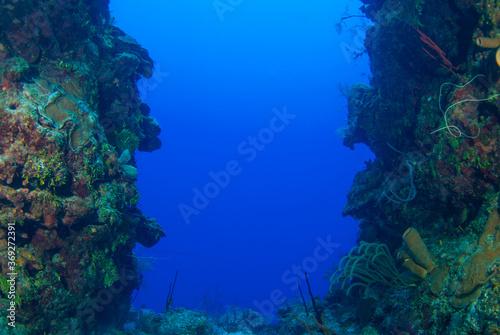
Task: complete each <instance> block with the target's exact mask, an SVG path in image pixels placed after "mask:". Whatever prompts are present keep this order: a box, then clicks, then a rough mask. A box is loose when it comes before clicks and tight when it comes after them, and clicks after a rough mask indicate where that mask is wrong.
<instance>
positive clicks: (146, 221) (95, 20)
mask: <svg viewBox="0 0 500 335" xmlns="http://www.w3.org/2000/svg"><path fill="white" fill-rule="evenodd" d="M107 5H108V1H105V0H102V1H92V2H90V1H79V2H75V1H66V0H60V1H22V0H20V1H12V3H11V1H7V3H5V4H2V7H1V8H0V14H1V15H0V17H1V19H0V26H1V27H2V34H1V36H0V78H1V79H0V80H1V82H0V85H1V87H2V90H0V202H1V204H2V205H1V206H0V226H1V228H0V237H1V238H2V241H6V236H7V235H8V234H10V235H11V236H12V238H13V239H14V237H15V246H16V249H17V250H16V252H17V253H13V251H12V250H11V251H10V253H9V250H8V248H7V247H8V246H7V244H5V243H4V244H2V245H0V281H1V282H2V283H8V282H7V280H8V279H9V278H10V277H11V274H12V273H13V272H15V273H16V275H15V289H16V290H15V295H14V296H12V298H9V296H10V295H9V292H10V286H9V285H5V284H2V285H1V286H0V305H1V306H2V309H3V307H5V306H8V305H9V304H10V301H12V302H13V306H14V307H13V308H14V310H15V313H14V312H13V313H14V314H15V317H12V320H7V319H5V318H2V321H1V326H2V329H8V328H7V327H9V325H7V324H6V321H8V322H12V323H13V324H14V323H15V325H16V333H17V334H24V333H25V334H44V333H46V334H49V333H50V334H91V333H105V330H106V329H111V328H116V329H119V328H120V327H121V326H122V325H123V323H124V322H125V320H126V317H127V314H128V310H129V309H130V296H131V295H132V293H133V292H134V291H135V290H137V289H138V287H139V285H140V283H141V275H140V273H139V272H138V269H137V264H136V260H135V258H134V257H133V252H132V250H133V248H134V246H135V244H136V243H144V245H146V246H148V247H150V246H153V245H154V244H155V243H157V242H158V241H159V239H160V238H161V237H163V236H165V233H164V232H163V228H162V226H161V225H160V224H158V223H157V222H156V221H155V220H154V219H150V218H148V217H147V216H145V215H144V214H143V213H141V211H140V210H139V209H138V208H137V207H136V206H137V203H138V198H139V194H138V190H137V186H136V185H135V181H136V177H137V173H138V171H137V168H136V166H135V162H134V160H133V156H134V153H135V150H137V148H138V147H139V143H140V141H141V140H143V139H144V138H152V135H145V134H144V131H143V129H142V127H143V124H142V123H141V120H142V119H143V114H142V113H143V111H144V106H142V107H140V105H141V103H140V99H139V97H138V94H137V93H134V92H136V91H134V90H131V87H134V86H135V82H136V80H137V78H139V77H140V76H141V74H140V72H142V73H144V75H147V74H148V64H152V61H151V60H150V59H149V58H148V56H147V51H146V50H144V49H141V47H140V46H139V45H138V44H136V45H133V44H132V43H129V44H123V43H121V42H120V43H121V44H120V45H119V46H118V45H117V44H115V42H116V43H118V41H119V40H118V39H115V37H116V36H113V34H112V32H113V31H115V30H114V28H113V27H112V26H111V24H110V23H109V10H108V7H107ZM75 13H79V14H78V15H74V14H75ZM117 48H119V49H120V50H121V51H120V53H119V54H118V53H117ZM120 54H121V55H130V57H129V58H126V59H127V60H128V59H131V60H132V61H130V62H127V64H126V65H127V71H126V72H125V73H124V74H122V75H121V76H113V74H117V73H118V72H120V71H122V70H123V69H124V67H123V66H124V64H121V63H120V60H125V58H123V57H120ZM151 66H152V65H151ZM111 106H117V107H119V106H121V107H123V106H126V108H121V107H120V108H110V107H111ZM149 117H150V118H151V119H152V118H153V117H152V116H149ZM117 129H119V130H120V131H122V130H123V133H125V134H127V138H128V139H134V141H133V142H132V143H133V144H134V145H128V146H127V149H128V150H129V152H128V158H127V162H123V161H119V158H118V157H119V155H120V154H121V153H122V152H123V150H124V149H123V148H122V146H123V144H124V143H125V144H127V143H128V144H130V141H128V142H127V141H124V140H123V139H121V138H117V136H116V135H115V134H116V131H117ZM158 133H159V127H158V129H157V130H156V131H155V134H156V135H157V134H158ZM153 137H154V136H153ZM156 148H159V145H157V146H156ZM125 163H126V164H125ZM9 232H10V233H9ZM13 258H14V260H12V259H13ZM13 265H15V266H13ZM10 327H13V326H12V325H11V326H10Z"/></svg>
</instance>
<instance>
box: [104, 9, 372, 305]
mask: <svg viewBox="0 0 500 335" xmlns="http://www.w3.org/2000/svg"><path fill="white" fill-rule="evenodd" d="M214 4H216V5H218V6H219V7H218V11H217V9H216V7H215V6H214ZM347 5H349V8H350V9H351V12H356V9H357V8H358V7H359V6H360V5H361V4H360V3H358V2H353V1H330V0H329V1H327V0H318V1H315V2H314V3H309V2H302V1H292V2H290V1H274V2H273V3H272V4H270V3H269V1H263V0H253V1H244V0H243V1H241V0H227V1H224V2H223V1H216V2H213V1H211V0H206V1H200V0H196V1H195V0H175V1H172V0H170V1H160V0H156V1H149V0H146V1H141V2H137V1H131V0H121V1H112V2H111V9H112V14H113V15H114V17H115V18H116V24H117V25H118V26H119V27H120V28H122V29H123V30H124V31H125V32H126V33H128V34H130V35H131V36H133V37H134V38H135V39H136V40H137V41H138V42H139V43H140V44H141V45H142V46H144V47H145V48H147V49H148V50H149V52H150V55H151V56H152V58H153V59H154V60H155V62H156V73H155V76H154V77H153V78H151V79H149V80H141V81H139V82H138V85H139V88H140V90H141V95H142V98H143V100H144V101H145V102H147V103H148V104H149V105H150V107H151V114H152V115H153V116H154V117H155V118H156V119H157V120H158V121H159V123H160V124H161V127H162V134H161V140H162V142H163V147H162V148H161V150H159V151H156V152H153V153H138V154H137V156H136V157H137V162H138V167H139V180H138V185H139V188H140V192H141V201H140V208H141V209H142V210H143V212H144V213H145V214H147V215H148V216H151V217H155V218H157V220H158V222H159V223H160V224H161V225H162V226H163V227H164V228H165V230H166V233H167V237H166V238H164V239H163V240H162V241H161V242H160V243H159V244H157V245H156V246H155V247H153V248H151V249H149V250H147V249H145V248H142V247H138V248H137V250H136V251H137V254H138V255H139V256H140V257H144V258H141V260H140V263H142V264H143V265H147V263H148V262H149V259H148V258H146V257H155V258H157V259H155V260H154V262H153V263H152V264H150V265H149V269H148V270H145V271H144V272H143V275H144V286H143V287H142V288H141V291H140V293H139V295H138V297H137V299H136V301H135V304H136V305H137V306H141V305H143V304H144V305H146V307H147V308H152V309H155V310H157V311H161V310H163V309H164V306H165V301H166V297H167V293H168V289H169V283H171V282H172V281H173V278H174V275H175V271H176V270H177V269H178V270H179V276H178V280H177V284H176V287H175V292H174V296H173V298H174V307H179V306H187V307H191V308H201V309H204V308H206V306H207V305H208V306H209V308H210V309H211V311H212V312H213V310H214V309H215V307H214V306H215V305H216V303H217V302H221V303H223V304H239V305H240V306H245V307H251V308H253V309H257V310H260V311H261V312H264V313H273V312H274V308H275V307H273V304H271V301H273V300H274V301H275V302H279V301H281V300H282V298H283V297H288V298H292V297H293V296H294V295H295V294H297V291H296V284H295V283H296V279H297V277H298V276H300V277H302V276H303V271H304V270H307V271H308V273H309V279H310V282H311V287H312V290H313V293H314V294H316V295H324V294H325V293H326V292H327V290H328V287H329V282H328V281H327V280H326V279H324V278H323V277H324V274H325V272H326V271H327V269H328V268H331V267H332V266H334V265H336V263H337V262H338V260H339V259H340V258H341V257H342V256H343V255H344V254H345V253H346V252H348V251H349V250H350V248H351V247H352V246H353V244H354V241H355V238H356V230H357V223H356V222H355V221H354V220H353V219H351V218H343V217H342V208H343V206H344V205H345V203H346V200H347V198H346V195H347V192H348V190H349V188H350V186H351V183H352V180H353V177H354V174H355V173H356V172H357V171H359V170H361V169H363V168H364V161H366V160H368V159H369V158H370V157H371V154H370V153H369V152H368V150H367V149H366V148H364V147H363V146H357V147H356V150H355V151H351V150H349V149H348V148H345V147H343V146H342V139H341V137H340V136H339V135H338V134H337V130H338V129H339V128H342V127H343V126H344V125H345V120H346V118H347V109H346V108H345V106H346V100H345V99H344V98H343V97H342V96H341V95H340V93H339V91H338V89H337V86H338V84H339V83H348V84H353V83H356V82H360V81H362V82H367V81H368V79H367V76H366V75H364V74H366V73H367V72H369V70H368V65H367V56H364V57H363V58H361V59H359V60H358V61H356V62H352V61H351V60H350V59H349V58H347V57H346V55H345V52H343V50H344V51H345V50H346V49H347V48H349V47H351V48H352V47H355V48H356V47H360V45H361V42H362V30H358V31H357V33H355V34H354V35H352V34H349V33H344V34H343V35H338V34H337V33H336V31H335V23H337V22H338V21H339V19H340V17H341V16H342V14H343V12H344V11H345V8H346V6H347ZM359 23H360V21H355V20H354V19H353V20H352V22H349V24H350V25H351V26H353V25H355V24H359ZM351 33H352V31H351ZM301 284H302V286H303V288H304V287H305V286H306V285H305V282H304V281H303V280H302V281H301Z"/></svg>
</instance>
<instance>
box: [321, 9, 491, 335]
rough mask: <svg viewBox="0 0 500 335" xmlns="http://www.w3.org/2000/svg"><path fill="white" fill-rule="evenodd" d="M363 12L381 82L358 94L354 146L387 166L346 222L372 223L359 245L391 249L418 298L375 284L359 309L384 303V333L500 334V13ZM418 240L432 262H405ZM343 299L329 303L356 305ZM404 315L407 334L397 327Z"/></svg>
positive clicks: (355, 193)
mask: <svg viewBox="0 0 500 335" xmlns="http://www.w3.org/2000/svg"><path fill="white" fill-rule="evenodd" d="M363 3H364V4H365V6H364V7H363V8H362V10H363V12H364V13H365V14H366V16H367V17H368V18H369V19H371V20H372V21H373V23H374V24H373V26H370V27H369V28H368V29H367V34H366V39H365V48H366V50H367V52H368V55H369V57H370V66H371V70H372V73H373V77H372V78H371V79H370V86H368V85H364V84H357V85H354V86H352V88H351V89H350V91H349V92H348V108H349V120H348V124H347V130H346V131H345V132H344V134H345V138H344V144H345V145H346V146H347V147H350V148H352V149H353V148H354V145H355V144H356V143H364V144H366V145H367V146H368V147H370V149H371V150H372V151H373V152H374V153H375V155H376V159H375V160H374V161H370V162H368V163H367V165H366V169H365V170H363V171H361V172H359V173H358V174H357V175H356V177H355V179H354V183H353V186H352V188H351V190H350V191H349V194H348V203H347V205H346V206H345V208H344V215H350V216H353V217H354V218H356V219H358V220H360V221H361V222H360V232H359V237H358V241H359V242H363V243H379V244H384V245H387V246H388V248H389V249H390V251H391V253H392V255H393V259H394V262H396V265H397V266H398V268H399V271H400V272H401V273H402V274H405V273H404V271H405V270H409V271H407V274H409V275H410V276H414V280H415V283H417V288H411V287H409V288H401V287H390V286H389V287H387V286H386V287H382V286H377V285H375V284H374V285H372V287H371V290H364V289H363V290H357V292H353V291H356V290H351V291H350V292H349V293H350V297H349V299H354V300H358V301H362V300H363V299H366V298H375V299H377V300H378V301H379V303H378V305H377V307H376V309H377V310H378V313H379V314H377V312H375V313H374V314H373V316H372V317H371V322H372V326H374V327H375V328H377V330H379V331H380V332H381V333H390V332H392V333H399V332H400V331H403V330H404V331H407V332H408V333H411V334H413V333H415V334H416V333H417V332H419V331H420V332H425V333H426V334H444V333H447V334H452V333H453V334H459V333H462V334H472V333H473V334H497V333H498V329H499V328H500V324H499V321H498V320H499V316H500V310H499V308H498V306H499V303H500V296H499V294H498V287H499V283H500V273H499V271H498V266H499V265H500V251H499V250H500V237H499V236H500V235H499V232H498V230H499V229H500V225H499V219H498V201H499V197H500V192H499V191H500V181H499V178H500V146H499V145H500V124H499V120H500V81H499V79H500V66H499V64H498V63H497V61H496V59H497V57H496V55H497V48H498V43H497V37H498V36H499V34H500V20H499V18H500V8H499V7H498V3H497V2H495V1H481V2H476V1H459V0H455V1H434V2H430V1H421V0H412V1H404V2H399V1H393V0H386V1H383V0H382V1H381V0H363ZM490 42H492V43H490ZM486 44H488V45H491V48H487V47H485V46H486ZM415 229H416V230H418V232H419V233H420V234H421V236H422V240H423V242H425V243H424V244H422V243H421V242H419V243H418V245H415V246H414V247H415V250H416V251H417V252H416V253H421V254H422V256H425V257H423V260H422V259H420V260H419V257H415V255H412V256H409V255H406V253H405V252H403V251H401V247H402V246H403V239H402V237H401V236H403V232H405V231H416V230H415ZM404 236H405V237H404V238H405V242H406V243H407V244H408V243H410V244H412V243H414V242H412V241H411V240H408V239H409V237H408V235H407V234H405V235H404ZM419 238H420V237H419ZM427 249H428V250H427ZM410 250H411V247H410ZM398 251H400V252H399V257H398V258H400V259H402V260H404V261H405V262H410V263H411V264H402V261H399V262H398V261H397V260H396V254H398ZM411 251H413V250H411ZM341 270H342V269H341ZM341 275H342V274H341ZM344 275H345V274H344ZM371 275H373V274H370V276H371ZM338 276H339V274H338V273H337V274H336V276H334V277H333V278H332V281H333V282H334V284H336V283H338V281H337V280H336V278H338ZM357 282H358V281H357V280H356V279H354V280H353V281H352V283H351V284H352V285H355V284H356V283H357ZM347 286H349V285H347ZM340 288H341V287H338V286H337V285H332V288H331V291H332V296H331V297H329V298H328V299H330V300H335V299H338V300H340V301H346V300H348V299H347V297H345V296H343V295H342V294H340V293H339V292H340V291H341V290H340V291H339V289H340ZM347 289H349V288H348V287H347ZM343 294H345V293H343ZM403 294H404V301H403V300H402V298H401V297H402V295H403ZM335 296H337V298H335ZM382 311H383V314H385V315H386V318H385V319H384V320H383V319H382V317H381V315H382ZM402 315H404V316H405V320H406V321H405V323H408V324H409V325H410V326H409V327H407V328H408V329H406V330H405V329H402V328H398V327H396V326H394V325H397V324H400V322H399V321H398V318H399V317H400V316H402ZM388 320H390V321H388ZM394 327H395V328H394Z"/></svg>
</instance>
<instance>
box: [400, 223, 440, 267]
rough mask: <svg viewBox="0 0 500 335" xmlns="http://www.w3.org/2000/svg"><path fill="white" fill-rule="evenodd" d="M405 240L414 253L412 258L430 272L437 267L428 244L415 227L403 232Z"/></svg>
mask: <svg viewBox="0 0 500 335" xmlns="http://www.w3.org/2000/svg"><path fill="white" fill-rule="evenodd" d="M403 240H404V242H405V244H406V245H407V246H408V249H409V250H410V252H411V253H412V259H413V260H414V261H415V263H417V264H418V265H420V266H422V267H424V268H425V269H426V270H427V271H428V272H431V271H432V270H433V269H434V268H435V267H436V266H435V265H434V256H433V255H432V254H431V252H430V251H429V249H427V246H426V245H425V243H424V241H423V240H422V238H421V237H420V234H419V233H418V231H417V230H416V229H415V228H413V227H410V228H408V229H407V230H406V231H405V232H404V234H403Z"/></svg>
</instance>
